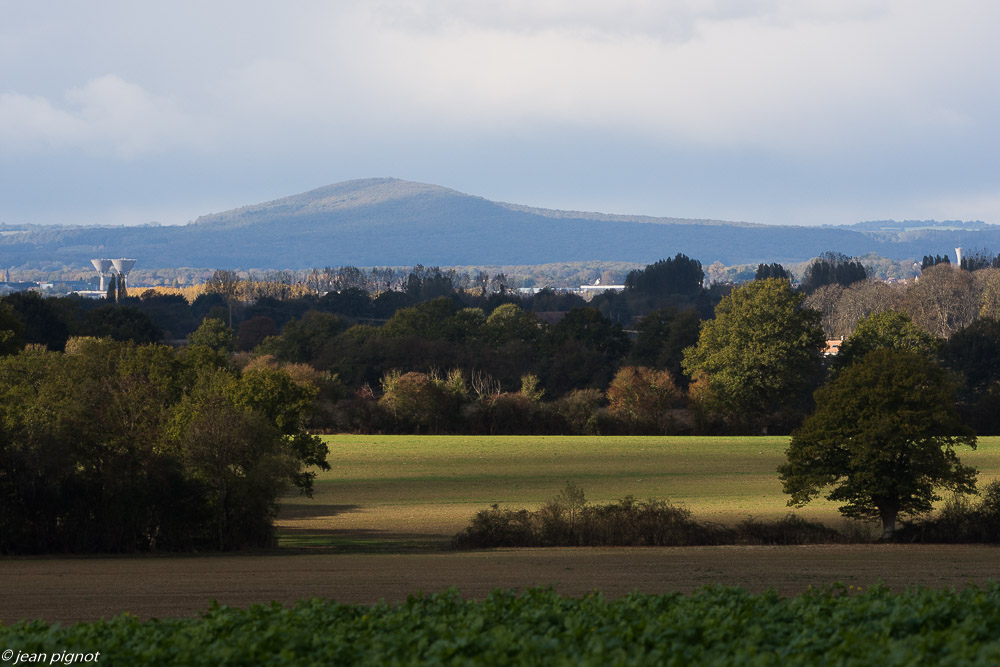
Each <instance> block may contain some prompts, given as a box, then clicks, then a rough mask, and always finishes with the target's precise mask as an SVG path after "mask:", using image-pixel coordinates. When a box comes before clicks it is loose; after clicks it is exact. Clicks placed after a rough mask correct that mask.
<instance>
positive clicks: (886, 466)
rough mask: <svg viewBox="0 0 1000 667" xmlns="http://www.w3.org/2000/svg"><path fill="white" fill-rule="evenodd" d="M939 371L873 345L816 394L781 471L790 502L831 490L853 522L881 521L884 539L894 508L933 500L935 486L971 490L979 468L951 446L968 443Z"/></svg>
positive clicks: (972, 442) (912, 510)
mask: <svg viewBox="0 0 1000 667" xmlns="http://www.w3.org/2000/svg"><path fill="white" fill-rule="evenodd" d="M953 389H954V387H953V386H952V384H951V383H950V382H949V380H948V378H947V376H946V374H945V373H944V371H943V370H942V369H941V368H940V367H939V366H937V365H936V364H934V363H933V362H932V361H931V360H929V359H928V358H927V357H925V356H923V355H921V354H917V353H915V352H909V351H900V350H891V349H884V348H883V349H878V350H873V351H872V352H869V353H868V354H867V355H865V357H864V358H862V359H861V360H860V361H859V362H858V363H855V364H854V365H852V366H851V367H850V368H847V369H846V370H844V371H843V372H842V373H840V374H839V375H838V376H837V377H836V378H835V379H834V380H833V381H832V382H831V383H830V384H828V385H826V386H825V387H823V388H821V389H819V390H817V391H816V406H817V407H816V410H815V411H814V412H813V413H812V414H811V415H809V417H807V418H806V420H805V421H804V422H803V424H802V426H801V428H799V429H798V430H797V431H795V432H794V433H793V434H792V439H791V443H790V444H789V447H788V450H787V457H788V462H787V463H785V464H784V465H782V466H781V467H780V468H779V469H778V472H779V473H780V476H781V481H782V484H783V487H784V491H785V493H787V494H789V495H790V496H791V499H790V500H789V501H788V504H789V505H792V506H799V507H801V506H802V505H805V504H806V503H808V502H809V501H810V500H812V498H813V497H814V496H816V495H817V494H819V493H820V492H821V490H822V489H825V488H828V487H833V488H832V490H831V491H830V492H829V493H828V494H827V496H826V497H827V498H828V499H829V500H834V501H839V502H843V503H844V505H842V506H841V507H840V512H841V513H842V514H844V515H845V516H848V517H853V518H879V519H881V521H882V538H883V539H890V538H892V536H893V533H894V532H895V529H896V519H897V517H898V516H899V515H900V514H920V513H923V512H927V511H929V510H930V509H931V507H932V503H933V502H934V501H935V500H939V499H940V498H939V496H938V495H937V494H936V493H935V487H944V488H948V489H951V490H953V491H956V492H963V493H971V492H974V491H975V478H976V471H975V469H974V468H971V467H969V466H965V465H962V464H961V462H960V461H959V459H958V456H957V455H956V454H955V451H954V450H955V447H957V446H962V445H965V446H969V447H972V448H973V449H975V447H976V437H975V435H973V433H972V431H971V430H970V429H969V428H968V427H967V426H965V425H964V424H963V423H962V421H961V420H960V419H959V416H958V412H957V410H956V408H955V404H954V402H953V400H952V392H953Z"/></svg>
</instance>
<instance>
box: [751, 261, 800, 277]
mask: <svg viewBox="0 0 1000 667" xmlns="http://www.w3.org/2000/svg"><path fill="white" fill-rule="evenodd" d="M753 278H754V280H765V279H767V278H780V279H781V280H791V279H792V274H790V273H789V272H788V271H787V270H786V269H785V267H783V266H782V265H781V264H758V265H757V273H755V274H754V277H753Z"/></svg>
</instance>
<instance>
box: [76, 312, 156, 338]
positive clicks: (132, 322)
mask: <svg viewBox="0 0 1000 667" xmlns="http://www.w3.org/2000/svg"><path fill="white" fill-rule="evenodd" d="M79 333H80V334H82V335H84V336H95V337H98V338H103V337H107V338H113V339H114V340H117V341H127V340H130V341H133V342H135V343H156V342H158V341H159V340H160V339H161V338H162V337H163V331H162V330H160V328H159V327H157V326H156V325H155V324H153V321H152V320H151V319H149V317H148V316H146V315H144V314H143V313H141V312H140V311H139V309H138V308H134V307H132V306H122V305H116V304H111V303H107V304H104V305H101V306H98V307H97V308H94V309H93V310H91V311H90V312H88V313H87V314H86V315H84V317H83V322H82V323H81V326H80V329H79Z"/></svg>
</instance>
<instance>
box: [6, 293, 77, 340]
mask: <svg viewBox="0 0 1000 667" xmlns="http://www.w3.org/2000/svg"><path fill="white" fill-rule="evenodd" d="M54 301H55V300H54V299H45V298H43V297H42V296H41V295H40V294H38V293H37V292H14V293H12V294H8V295H7V296H5V297H3V298H0V304H6V305H7V306H9V307H10V309H11V311H13V315H14V317H16V318H17V319H18V320H20V322H21V324H22V325H23V326H24V330H23V332H22V334H21V336H22V339H23V341H24V342H25V343H29V344H30V343H37V344H40V345H44V346H45V347H47V348H49V349H50V350H62V349H63V348H64V347H66V339H67V338H69V332H70V323H69V322H67V321H66V319H65V317H64V313H62V312H61V311H60V309H59V308H57V306H56V305H55V303H54Z"/></svg>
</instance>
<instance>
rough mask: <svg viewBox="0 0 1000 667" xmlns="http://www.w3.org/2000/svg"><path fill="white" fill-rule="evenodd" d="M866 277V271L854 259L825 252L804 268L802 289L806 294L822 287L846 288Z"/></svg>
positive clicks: (836, 253) (837, 253)
mask: <svg viewBox="0 0 1000 667" xmlns="http://www.w3.org/2000/svg"><path fill="white" fill-rule="evenodd" d="M867 277H868V270H867V269H866V268H865V267H864V265H863V264H862V263H861V262H859V261H858V260H856V259H851V258H850V257H847V256H846V255H843V254H841V253H839V252H825V253H823V254H822V255H820V256H819V257H817V258H816V259H814V260H813V261H812V263H811V264H810V265H809V266H807V267H806V272H805V276H804V277H803V278H802V289H803V290H804V291H805V292H806V293H807V294H808V293H812V292H815V291H816V290H818V289H819V288H820V287H823V286H824V285H834V284H836V285H842V286H844V287H847V286H848V285H851V284H853V283H856V282H858V281H859V280H864V279H865V278H867Z"/></svg>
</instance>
